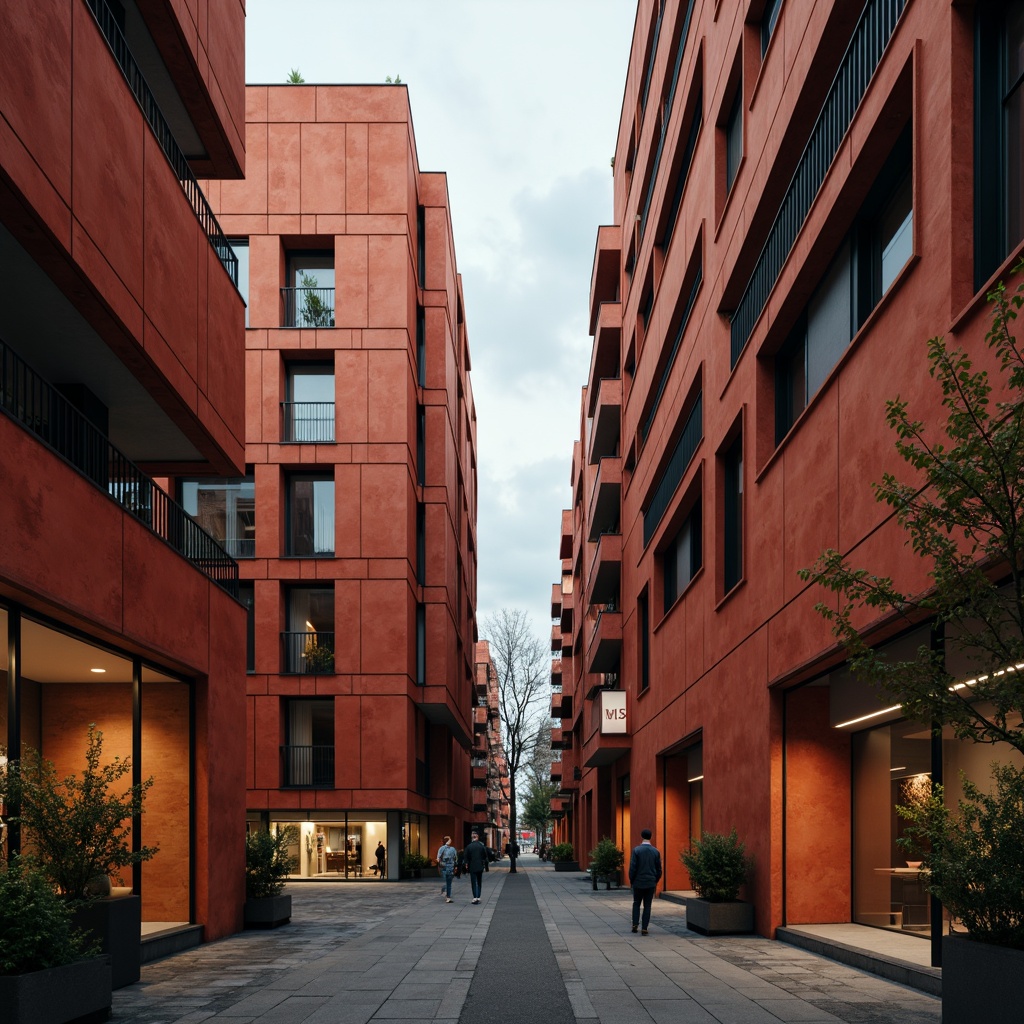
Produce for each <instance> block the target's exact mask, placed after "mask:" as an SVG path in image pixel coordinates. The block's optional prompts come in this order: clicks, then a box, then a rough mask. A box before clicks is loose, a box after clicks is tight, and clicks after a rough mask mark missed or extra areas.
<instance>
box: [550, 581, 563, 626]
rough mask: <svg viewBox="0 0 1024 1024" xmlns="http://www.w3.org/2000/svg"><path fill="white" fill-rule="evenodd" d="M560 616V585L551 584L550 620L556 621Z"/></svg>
mask: <svg viewBox="0 0 1024 1024" xmlns="http://www.w3.org/2000/svg"><path fill="white" fill-rule="evenodd" d="M561 616H562V584H561V583H552V584H551V618H553V619H558V618H561Z"/></svg>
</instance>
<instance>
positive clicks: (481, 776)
mask: <svg viewBox="0 0 1024 1024" xmlns="http://www.w3.org/2000/svg"><path fill="white" fill-rule="evenodd" d="M472 782H473V785H474V786H478V785H479V786H483V785H486V783H487V763H486V762H484V763H483V764H477V763H475V762H474V764H473V768H472Z"/></svg>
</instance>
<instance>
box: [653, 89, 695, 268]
mask: <svg viewBox="0 0 1024 1024" xmlns="http://www.w3.org/2000/svg"><path fill="white" fill-rule="evenodd" d="M703 102H704V98H703V96H702V94H701V93H700V92H698V93H697V98H696V100H695V101H694V109H693V113H692V114H691V116H690V128H689V130H688V131H687V132H686V134H685V140H686V141H685V144H683V145H681V146H680V148H679V151H678V153H677V155H676V160H675V164H674V166H673V168H672V185H671V186H670V190H671V197H670V199H669V202H668V207H667V213H666V216H665V226H664V228H663V230H662V231H661V237H660V240H659V242H658V244H659V245H660V246H661V247H662V248H663V249H666V250H667V249H668V247H669V243H671V241H672V234H673V232H674V231H675V229H676V221H677V220H678V219H679V208H680V206H682V203H683V191H684V189H685V188H686V182H687V180H688V178H689V176H690V164H691V163H693V151H694V150H695V149H696V148H697V136H698V135H699V134H700V126H701V124H702V123H703V120H702V118H703V111H702V104H703ZM683 138H684V136H683V135H680V141H682V139H683Z"/></svg>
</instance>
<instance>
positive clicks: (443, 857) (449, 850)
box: [437, 836, 459, 903]
mask: <svg viewBox="0 0 1024 1024" xmlns="http://www.w3.org/2000/svg"><path fill="white" fill-rule="evenodd" d="M458 859H459V854H458V851H456V849H455V847H454V846H452V837H451V836H445V837H444V842H443V843H442V844H441V845H440V846H439V847H438V850H437V870H438V871H440V872H441V880H442V881H443V882H444V885H443V886H442V887H441V895H442V896H444V901H445V903H451V901H452V876H453V875H454V874H455V864H456V862H457V861H458Z"/></svg>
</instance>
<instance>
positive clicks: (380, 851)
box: [373, 843, 387, 879]
mask: <svg viewBox="0 0 1024 1024" xmlns="http://www.w3.org/2000/svg"><path fill="white" fill-rule="evenodd" d="M373 855H374V857H376V858H377V878H378V879H381V878H383V877H384V857H385V856H386V855H387V851H386V850H385V849H384V844H383V843H377V849H376V850H374V851H373Z"/></svg>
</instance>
